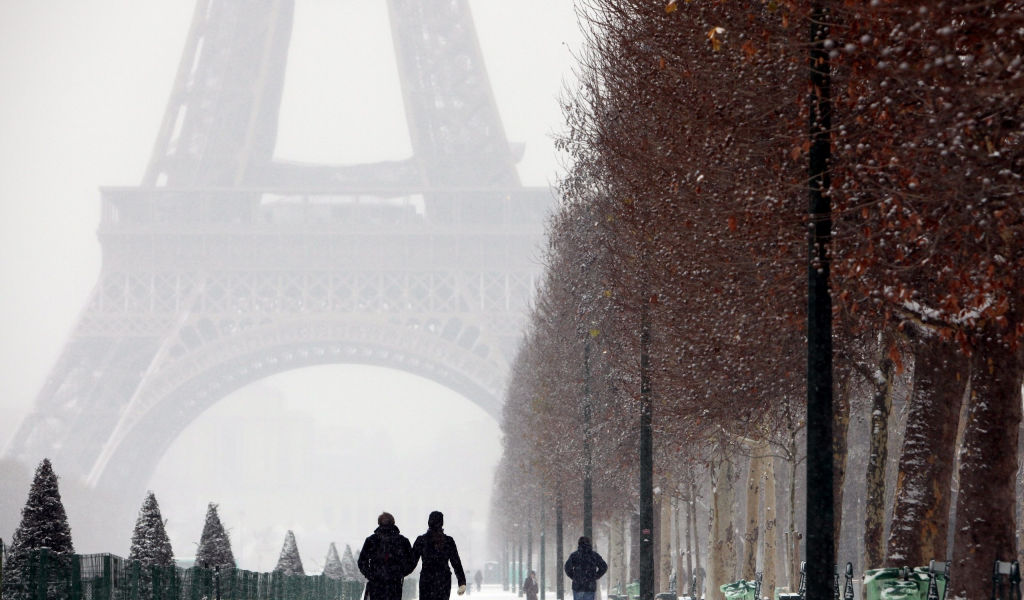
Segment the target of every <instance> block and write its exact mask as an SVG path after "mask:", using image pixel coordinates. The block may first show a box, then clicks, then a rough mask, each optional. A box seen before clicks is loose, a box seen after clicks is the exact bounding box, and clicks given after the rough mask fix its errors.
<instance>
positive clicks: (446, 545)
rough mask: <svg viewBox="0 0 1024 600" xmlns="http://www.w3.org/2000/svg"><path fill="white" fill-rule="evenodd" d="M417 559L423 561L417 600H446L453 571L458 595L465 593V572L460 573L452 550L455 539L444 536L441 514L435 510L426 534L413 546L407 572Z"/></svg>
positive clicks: (450, 592) (453, 549) (450, 590)
mask: <svg viewBox="0 0 1024 600" xmlns="http://www.w3.org/2000/svg"><path fill="white" fill-rule="evenodd" d="M419 560H422V561H423V566H422V568H421V569H420V599H419V600H448V598H450V597H451V595H452V569H454V570H455V579H456V580H458V582H459V595H460V596H461V595H463V594H465V593H466V573H465V572H464V571H463V570H462V560H461V559H460V558H459V549H458V548H457V547H455V540H453V539H452V538H451V536H448V535H445V533H444V515H443V514H441V513H440V512H438V511H436V510H435V511H434V512H432V513H430V516H429V517H427V532H426V533H424V534H423V535H421V536H420V537H418V538H416V542H415V543H413V545H412V567H411V568H410V569H409V570H410V571H412V569H415V568H416V561H419ZM449 563H450V564H451V569H449V568H448V565H449Z"/></svg>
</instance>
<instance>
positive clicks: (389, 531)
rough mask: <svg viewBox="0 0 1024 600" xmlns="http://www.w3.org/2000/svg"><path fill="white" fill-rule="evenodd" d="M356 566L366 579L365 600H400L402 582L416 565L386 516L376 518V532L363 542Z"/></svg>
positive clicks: (409, 549) (396, 528)
mask: <svg viewBox="0 0 1024 600" xmlns="http://www.w3.org/2000/svg"><path fill="white" fill-rule="evenodd" d="M357 564H358V565H359V572H360V573H362V574H363V576H364V577H366V599H367V600H402V580H403V579H404V578H405V576H406V575H408V574H409V573H412V570H413V569H414V568H416V563H415V561H414V560H413V556H412V547H411V546H410V545H409V540H408V538H406V537H405V536H404V535H402V534H401V532H400V531H398V527H395V518H394V517H393V516H391V515H390V514H389V513H386V512H385V513H381V514H380V516H379V517H377V529H376V530H375V531H374V532H373V535H371V536H370V537H368V538H366V541H365V542H363V549H362V550H360V551H359V561H358V563H357Z"/></svg>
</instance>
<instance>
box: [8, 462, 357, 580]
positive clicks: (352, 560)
mask: <svg viewBox="0 0 1024 600" xmlns="http://www.w3.org/2000/svg"><path fill="white" fill-rule="evenodd" d="M165 525H166V521H165V520H164V519H163V516H162V515H161V514H160V506H159V504H158V503H157V501H156V496H155V495H154V494H153V492H149V493H147V494H146V499H145V500H144V501H143V503H142V508H141V509H140V511H139V517H138V520H137V521H136V523H135V530H134V531H133V533H132V542H131V550H130V552H129V555H128V559H129V560H138V561H139V563H140V564H141V565H142V566H151V565H157V566H165V567H169V566H173V565H174V564H175V562H174V552H173V550H172V549H171V540H170V538H169V537H168V535H167V530H166V528H165ZM40 548H49V550H50V556H51V559H50V560H51V561H53V564H55V565H56V568H57V569H60V568H64V569H68V568H70V565H71V556H72V555H73V554H74V553H75V548H74V543H73V542H72V538H71V527H70V525H69V524H68V518H67V514H66V512H65V511H64V504H63V502H62V501H61V497H60V490H59V487H58V483H57V475H56V473H54V471H53V466H52V465H51V464H50V461H49V460H48V459H44V460H43V461H42V462H41V463H40V464H39V466H38V467H37V468H36V473H35V477H34V479H33V481H32V485H31V487H30V489H29V495H28V500H27V501H26V503H25V507H24V508H23V509H22V513H21V523H20V525H19V526H18V528H17V530H16V531H15V532H14V537H13V538H12V540H11V545H10V548H9V549H8V551H7V555H6V557H5V558H4V564H3V568H4V572H3V596H4V598H15V597H17V596H18V594H19V590H21V589H22V587H23V585H24V583H25V581H24V580H25V577H27V574H26V572H25V567H26V565H27V564H28V560H29V558H30V556H31V553H32V551H34V550H39V549H40ZM195 565H196V566H198V567H203V568H206V569H213V568H217V567H221V568H232V569H233V568H235V557H234V554H233V552H232V550H231V539H230V537H229V535H228V531H227V530H226V529H225V528H224V525H223V523H221V520H220V516H219V515H218V514H217V505H216V504H214V503H212V502H211V503H210V504H209V506H208V507H207V511H206V521H205V523H204V524H203V532H202V535H201V536H200V539H199V544H198V547H197V549H196V557H195ZM274 571H275V572H281V573H284V574H285V575H304V574H305V570H304V569H303V566H302V558H301V557H300V555H299V549H298V545H297V544H296V541H295V534H294V533H293V532H291V531H288V533H287V534H286V535H285V539H284V545H283V547H282V548H281V555H280V557H279V558H278V561H277V566H276V567H275V568H274ZM324 574H325V575H327V576H328V577H331V578H334V579H343V580H348V581H362V575H361V574H360V573H359V569H358V567H357V565H356V556H354V555H353V554H352V548H351V547H350V546H348V545H346V546H345V554H344V556H343V557H339V556H338V549H337V548H336V547H335V545H334V543H333V542H332V543H331V546H330V548H329V549H328V552H327V558H326V560H325V563H324Z"/></svg>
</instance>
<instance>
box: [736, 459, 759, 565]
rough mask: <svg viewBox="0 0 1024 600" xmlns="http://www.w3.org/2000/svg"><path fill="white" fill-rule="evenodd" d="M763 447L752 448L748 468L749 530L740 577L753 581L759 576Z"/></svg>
mask: <svg viewBox="0 0 1024 600" xmlns="http://www.w3.org/2000/svg"><path fill="white" fill-rule="evenodd" d="M760 455H761V446H760V445H757V446H754V447H753V448H751V456H750V465H749V466H748V467H747V514H746V518H747V528H746V531H745V532H744V533H743V549H744V552H743V572H742V574H741V575H740V576H741V577H742V578H743V579H746V580H747V581H753V580H754V577H755V576H756V575H757V546H758V543H759V542H760V539H759V538H760V535H759V534H760V527H759V525H760V524H761V523H760V522H761V515H760V510H759V508H760V504H761V502H760V499H761V456H760Z"/></svg>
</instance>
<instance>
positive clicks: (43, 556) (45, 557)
mask: <svg viewBox="0 0 1024 600" xmlns="http://www.w3.org/2000/svg"><path fill="white" fill-rule="evenodd" d="M49 563H50V549H49V548H40V549H39V572H38V573H39V579H38V581H37V584H38V586H37V587H36V598H37V600H46V584H47V580H48V579H49V567H50V565H49Z"/></svg>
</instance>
